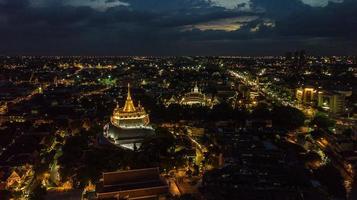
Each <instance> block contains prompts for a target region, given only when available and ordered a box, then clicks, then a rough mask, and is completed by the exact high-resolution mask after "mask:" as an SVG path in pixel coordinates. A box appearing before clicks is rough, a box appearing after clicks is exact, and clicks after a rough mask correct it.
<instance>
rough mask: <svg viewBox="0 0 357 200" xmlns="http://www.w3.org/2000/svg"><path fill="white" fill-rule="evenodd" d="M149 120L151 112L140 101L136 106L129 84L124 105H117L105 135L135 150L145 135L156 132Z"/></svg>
mask: <svg viewBox="0 0 357 200" xmlns="http://www.w3.org/2000/svg"><path fill="white" fill-rule="evenodd" d="M149 122H150V120H149V114H147V113H146V111H145V109H144V107H142V106H141V105H140V103H139V105H138V106H137V107H135V105H134V102H133V100H132V98H131V94H130V85H129V84H128V94H127V98H126V101H125V104H124V107H122V108H121V107H119V105H117V106H116V108H115V109H114V111H113V114H112V116H111V118H110V123H108V124H106V125H105V126H104V136H105V137H106V138H107V139H108V140H109V141H110V142H112V143H114V144H115V145H118V146H121V147H124V148H128V149H132V150H133V149H135V148H138V147H140V145H141V142H142V140H143V139H144V138H145V137H147V136H148V135H151V134H153V133H154V129H153V128H152V127H151V126H150V125H149Z"/></svg>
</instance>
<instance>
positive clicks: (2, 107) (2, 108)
mask: <svg viewBox="0 0 357 200" xmlns="http://www.w3.org/2000/svg"><path fill="white" fill-rule="evenodd" d="M7 111H8V107H7V103H6V102H5V103H2V102H0V115H5V114H6V113H7Z"/></svg>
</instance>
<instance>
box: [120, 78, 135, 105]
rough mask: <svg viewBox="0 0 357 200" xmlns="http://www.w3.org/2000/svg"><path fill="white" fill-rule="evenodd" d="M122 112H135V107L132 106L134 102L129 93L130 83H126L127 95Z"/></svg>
mask: <svg viewBox="0 0 357 200" xmlns="http://www.w3.org/2000/svg"><path fill="white" fill-rule="evenodd" d="M123 111H124V112H135V111H136V108H135V106H134V102H133V100H132V99H131V94H130V84H129V83H128V95H127V97H126V101H125V105H124V108H123Z"/></svg>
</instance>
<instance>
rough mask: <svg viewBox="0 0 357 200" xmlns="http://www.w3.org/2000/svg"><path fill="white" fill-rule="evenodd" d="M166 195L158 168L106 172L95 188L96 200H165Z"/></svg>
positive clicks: (166, 186)
mask: <svg viewBox="0 0 357 200" xmlns="http://www.w3.org/2000/svg"><path fill="white" fill-rule="evenodd" d="M168 193H169V189H168V185H167V184H166V182H165V181H164V180H162V179H161V177H160V173H159V169H158V168H145V169H135V170H125V171H117V172H106V173H103V178H102V179H101V181H100V182H99V184H97V186H96V197H97V199H125V200H139V199H140V200H165V199H166V196H167V195H168Z"/></svg>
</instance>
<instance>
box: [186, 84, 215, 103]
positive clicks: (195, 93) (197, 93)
mask: <svg viewBox="0 0 357 200" xmlns="http://www.w3.org/2000/svg"><path fill="white" fill-rule="evenodd" d="M208 103H209V102H208V100H207V98H206V95H204V94H203V93H202V92H201V90H200V89H199V88H198V86H197V84H196V85H195V87H194V88H193V89H192V90H191V92H188V93H186V94H185V95H184V96H183V97H182V99H181V101H180V104H181V105H189V106H192V105H201V106H206V105H208Z"/></svg>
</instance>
